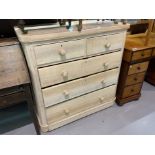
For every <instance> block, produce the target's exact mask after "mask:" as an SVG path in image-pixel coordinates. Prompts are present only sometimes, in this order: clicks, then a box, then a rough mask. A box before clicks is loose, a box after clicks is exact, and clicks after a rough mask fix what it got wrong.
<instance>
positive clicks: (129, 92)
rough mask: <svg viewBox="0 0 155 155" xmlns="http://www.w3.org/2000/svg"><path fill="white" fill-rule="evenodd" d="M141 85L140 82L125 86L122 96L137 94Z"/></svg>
mask: <svg viewBox="0 0 155 155" xmlns="http://www.w3.org/2000/svg"><path fill="white" fill-rule="evenodd" d="M141 87H142V83H140V84H136V85H131V86H127V87H125V88H124V91H123V95H122V98H126V97H129V96H132V95H136V94H139V92H140V90H141Z"/></svg>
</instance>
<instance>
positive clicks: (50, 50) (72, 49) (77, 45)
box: [34, 39, 86, 66]
mask: <svg viewBox="0 0 155 155" xmlns="http://www.w3.org/2000/svg"><path fill="white" fill-rule="evenodd" d="M85 49H86V40H85V39H82V40H75V41H68V42H62V43H56V44H48V45H41V46H36V47H35V49H34V51H35V55H36V62H37V65H38V66H41V65H45V64H50V63H59V62H65V61H67V60H72V59H76V58H80V57H84V56H85V55H86V50H85Z"/></svg>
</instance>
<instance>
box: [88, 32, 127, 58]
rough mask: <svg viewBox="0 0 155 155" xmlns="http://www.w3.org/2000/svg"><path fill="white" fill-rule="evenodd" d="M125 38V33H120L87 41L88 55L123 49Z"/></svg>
mask: <svg viewBox="0 0 155 155" xmlns="http://www.w3.org/2000/svg"><path fill="white" fill-rule="evenodd" d="M124 36H125V35H124V33H119V34H113V35H107V36H99V37H93V38H89V39H87V55H93V54H99V53H107V52H109V51H112V50H117V49H121V48H122V47H123V43H124Z"/></svg>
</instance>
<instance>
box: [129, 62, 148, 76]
mask: <svg viewBox="0 0 155 155" xmlns="http://www.w3.org/2000/svg"><path fill="white" fill-rule="evenodd" d="M148 64H149V62H148V61H146V62H142V63H138V64H134V65H130V66H129V71H128V75H131V74H135V73H140V72H145V71H146V70H147V68H148Z"/></svg>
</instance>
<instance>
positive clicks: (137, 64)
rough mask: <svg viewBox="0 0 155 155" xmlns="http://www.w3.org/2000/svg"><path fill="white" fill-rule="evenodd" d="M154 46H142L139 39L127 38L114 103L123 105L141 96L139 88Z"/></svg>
mask: <svg viewBox="0 0 155 155" xmlns="http://www.w3.org/2000/svg"><path fill="white" fill-rule="evenodd" d="M153 52H154V46H151V45H147V46H144V44H143V41H142V40H141V39H139V38H134V37H131V38H127V40H126V43H125V49H124V54H123V61H122V65H121V71H120V76H119V81H118V87H117V95H116V102H117V103H118V105H123V104H124V103H127V102H129V101H132V100H137V99H139V97H140V96H141V88H142V85H143V81H144V79H145V74H146V71H147V69H148V66H149V61H150V59H151V57H152V54H153Z"/></svg>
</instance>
